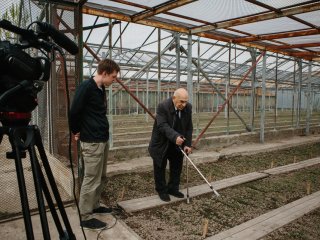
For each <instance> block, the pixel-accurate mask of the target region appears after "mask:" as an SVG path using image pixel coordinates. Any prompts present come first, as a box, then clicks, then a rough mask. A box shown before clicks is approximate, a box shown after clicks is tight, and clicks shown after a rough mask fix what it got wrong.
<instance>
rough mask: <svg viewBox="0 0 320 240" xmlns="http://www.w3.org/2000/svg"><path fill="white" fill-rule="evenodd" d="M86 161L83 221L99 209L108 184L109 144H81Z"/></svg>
mask: <svg viewBox="0 0 320 240" xmlns="http://www.w3.org/2000/svg"><path fill="white" fill-rule="evenodd" d="M80 145H81V156H82V158H83V161H84V178H83V182H82V185H81V190H80V199H79V208H80V213H81V215H82V216H83V219H86V218H88V217H89V215H90V214H91V213H92V210H93V209H96V208H98V207H99V206H100V205H99V200H100V197H101V193H102V191H103V188H104V185H105V184H106V182H107V176H106V174H107V158H108V152H109V142H101V143H87V142H80Z"/></svg>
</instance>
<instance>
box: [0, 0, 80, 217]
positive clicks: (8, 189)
mask: <svg viewBox="0 0 320 240" xmlns="http://www.w3.org/2000/svg"><path fill="white" fill-rule="evenodd" d="M77 14H79V11H77V10H76V9H74V8H73V7H70V6H64V5H60V4H49V3H47V2H43V1H31V0H3V1H1V5H0V20H4V19H5V20H7V21H10V22H11V24H12V25H14V26H17V27H19V28H21V29H28V30H30V31H33V32H34V33H35V34H36V35H37V30H36V26H35V25H36V24H35V23H34V22H35V21H40V22H47V23H50V24H51V25H53V26H54V27H55V28H56V29H58V30H59V31H60V32H62V33H64V34H65V35H66V36H68V37H69V38H70V39H71V40H72V41H74V42H76V43H77V41H78V36H79V35H78V33H79V29H78V28H77V27H76V26H79V27H80V26H81V23H80V24H77V23H76V21H78V19H79V16H78V15H77ZM0 38H1V39H0V41H1V42H0V43H1V44H3V43H4V42H10V44H17V46H18V45H19V46H20V45H21V44H22V42H21V39H20V38H21V36H19V35H17V34H15V33H12V32H10V31H7V30H5V29H3V28H0ZM19 48H20V47H19ZM21 51H24V52H26V53H27V54H29V55H30V56H31V57H32V58H37V57H42V58H46V57H47V58H48V59H50V79H49V80H48V81H46V82H43V88H42V90H40V91H39V92H38V93H37V96H36V99H35V100H36V101H37V103H38V106H37V107H35V108H34V110H33V111H32V113H31V114H32V118H31V121H30V124H31V125H37V126H38V128H39V130H40V132H41V135H42V142H43V145H44V147H45V149H46V154H47V157H48V159H49V164H50V167H51V170H52V172H53V175H54V177H55V180H56V183H57V185H58V188H59V191H60V195H61V197H62V200H63V201H68V200H70V199H72V198H73V196H72V188H73V184H74V183H73V180H72V175H71V170H70V164H69V156H68V141H69V131H68V121H67V115H68V113H67V109H68V104H67V102H68V101H67V94H69V93H68V91H70V94H71V95H72V94H73V91H74V89H75V87H76V85H77V83H78V82H79V75H78V72H79V71H78V67H79V62H80V61H79V60H78V59H77V56H74V55H71V54H69V53H68V52H66V51H65V50H63V52H64V56H65V59H66V64H64V59H63V57H62V55H61V54H58V53H54V52H48V50H45V49H43V48H42V47H39V46H37V47H27V48H25V49H23V50H21ZM1 57H3V56H1ZM65 72H66V73H67V78H66V77H65ZM1 74H2V73H0V76H1ZM9 76H10V74H9ZM1 79H2V78H0V81H1ZM23 80H29V81H37V80H38V79H23ZM21 81H22V79H21ZM66 81H68V84H69V86H68V85H67V84H66ZM2 91H3V89H2ZM2 93H3V92H2ZM16 98H18V99H19V95H17V96H16ZM1 111H3V110H1ZM14 111H15V110H14ZM1 125H2V127H6V126H4V125H5V124H3V122H1ZM11 151H12V146H11V143H10V141H9V138H8V136H7V135H6V134H5V135H4V136H3V140H2V142H1V145H0V152H1V154H0V189H1V190H2V194H1V196H0V219H5V218H9V217H11V216H13V215H19V214H21V202H20V194H19V187H18V182H17V171H16V165H15V161H16V160H15V159H14V158H15V157H13V159H12V158H9V157H8V156H7V155H6V153H7V152H11ZM37 155H38V152H37ZM37 158H38V159H39V162H40V165H42V164H41V161H40V160H41V159H40V157H39V156H38V157H37ZM21 162H22V166H23V175H24V176H23V177H24V179H25V182H26V190H27V195H28V199H29V207H30V209H31V210H34V211H37V208H38V205H37V198H36V194H35V189H34V178H33V173H32V168H31V164H30V156H29V154H28V152H27V154H26V158H22V159H21ZM41 167H42V166H41ZM42 171H43V169H42ZM44 175H45V177H46V174H45V173H44Z"/></svg>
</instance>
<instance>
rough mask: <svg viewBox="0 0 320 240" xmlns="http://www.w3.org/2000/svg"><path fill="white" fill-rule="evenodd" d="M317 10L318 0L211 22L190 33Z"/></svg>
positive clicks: (319, 6) (319, 8)
mask: <svg viewBox="0 0 320 240" xmlns="http://www.w3.org/2000/svg"><path fill="white" fill-rule="evenodd" d="M317 10H320V3H319V2H318V3H314V4H310V5H307V6H297V7H293V8H289V9H286V10H279V11H280V12H268V13H263V14H256V15H253V16H249V17H242V18H236V19H233V20H229V21H223V22H218V23H212V25H210V26H201V27H196V28H193V29H191V33H192V34H195V33H199V32H206V31H211V30H214V29H219V28H228V27H233V26H238V25H243V24H247V23H254V22H260V21H265V20H269V19H274V18H280V17H286V16H290V15H295V14H300V13H307V12H313V11H317Z"/></svg>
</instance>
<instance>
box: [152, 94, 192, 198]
mask: <svg viewBox="0 0 320 240" xmlns="http://www.w3.org/2000/svg"><path fill="white" fill-rule="evenodd" d="M192 130H193V125H192V106H191V104H190V103H188V92H187V91H186V90H185V89H184V88H179V89H177V90H176V91H175V92H174V94H173V96H172V97H170V98H169V99H167V100H165V101H163V102H162V103H160V104H159V105H158V107H157V115H156V120H155V122H154V125H153V130H152V136H151V141H150V143H149V153H150V155H151V157H152V159H153V168H154V181H155V188H156V191H157V192H158V194H159V197H160V199H161V200H162V201H165V202H169V201H170V200H171V199H170V196H169V194H170V195H172V196H175V197H178V198H184V195H183V193H181V192H180V191H179V184H180V175H181V171H182V163H183V154H182V152H181V150H180V149H179V147H181V148H182V149H183V150H184V151H185V152H186V153H187V154H189V153H191V151H192V149H191V142H192ZM167 160H169V167H170V174H169V182H168V184H167V183H166V178H165V172H166V166H167Z"/></svg>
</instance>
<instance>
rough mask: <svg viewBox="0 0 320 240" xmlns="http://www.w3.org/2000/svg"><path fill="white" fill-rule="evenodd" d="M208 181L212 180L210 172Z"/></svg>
mask: <svg viewBox="0 0 320 240" xmlns="http://www.w3.org/2000/svg"><path fill="white" fill-rule="evenodd" d="M208 182H209V183H211V182H212V173H210V174H209V177H208Z"/></svg>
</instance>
